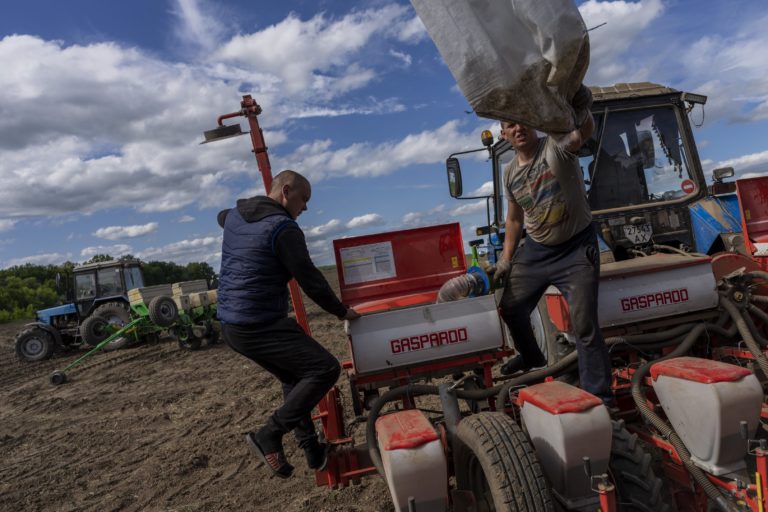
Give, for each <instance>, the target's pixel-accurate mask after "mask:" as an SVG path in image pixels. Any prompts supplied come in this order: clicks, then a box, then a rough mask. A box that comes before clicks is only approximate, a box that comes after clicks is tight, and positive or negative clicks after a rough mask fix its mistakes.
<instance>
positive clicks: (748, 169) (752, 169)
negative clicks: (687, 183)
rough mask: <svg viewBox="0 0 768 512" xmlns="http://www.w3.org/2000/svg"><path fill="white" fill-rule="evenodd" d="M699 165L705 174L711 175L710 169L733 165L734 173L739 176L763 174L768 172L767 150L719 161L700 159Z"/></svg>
mask: <svg viewBox="0 0 768 512" xmlns="http://www.w3.org/2000/svg"><path fill="white" fill-rule="evenodd" d="M701 165H702V167H703V168H704V172H705V173H706V174H707V176H711V174H712V171H713V170H715V169H718V168H720V167H733V169H734V170H735V171H736V175H737V176H738V177H740V178H750V177H753V176H763V175H764V174H766V173H768V151H760V152H758V153H751V154H748V155H742V156H739V157H736V158H731V159H728V160H722V161H719V162H714V161H712V160H705V161H702V163H701Z"/></svg>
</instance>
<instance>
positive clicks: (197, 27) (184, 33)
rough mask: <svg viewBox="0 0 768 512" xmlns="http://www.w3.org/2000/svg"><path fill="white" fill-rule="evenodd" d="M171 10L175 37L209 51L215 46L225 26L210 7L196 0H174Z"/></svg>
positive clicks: (193, 46)
mask: <svg viewBox="0 0 768 512" xmlns="http://www.w3.org/2000/svg"><path fill="white" fill-rule="evenodd" d="M171 12H172V13H173V14H174V15H175V16H176V17H177V19H178V25H177V26H176V30H175V32H176V35H177V37H178V38H179V39H180V40H181V41H182V42H183V43H185V44H187V45H189V46H191V47H192V48H194V49H199V50H203V51H205V52H210V51H212V50H214V49H215V48H216V46H217V45H218V43H219V41H220V40H221V38H222V36H223V35H224V31H225V28H224V26H223V25H222V23H221V22H220V21H219V20H218V19H217V18H216V16H214V15H213V10H212V9H211V7H209V6H207V5H206V4H204V3H203V2H200V1H198V0H176V1H175V6H174V8H173V9H172V10H171Z"/></svg>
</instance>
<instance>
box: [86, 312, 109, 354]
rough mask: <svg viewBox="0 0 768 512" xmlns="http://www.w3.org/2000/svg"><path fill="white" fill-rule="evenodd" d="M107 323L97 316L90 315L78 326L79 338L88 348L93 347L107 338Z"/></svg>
mask: <svg viewBox="0 0 768 512" xmlns="http://www.w3.org/2000/svg"><path fill="white" fill-rule="evenodd" d="M108 327H109V322H107V320H106V319H105V318H102V317H100V316H98V315H91V316H89V317H88V318H86V319H85V320H83V323H81V324H80V336H81V337H82V338H83V341H84V342H85V343H87V344H88V345H89V346H90V347H95V346H96V345H98V344H99V343H101V342H102V341H104V340H105V339H107V338H108V337H109V329H108Z"/></svg>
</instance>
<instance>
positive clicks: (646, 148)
mask: <svg viewBox="0 0 768 512" xmlns="http://www.w3.org/2000/svg"><path fill="white" fill-rule="evenodd" d="M637 147H638V150H639V151H640V157H641V158H642V159H643V169H650V168H651V167H654V166H655V165H656V152H655V150H654V149H653V135H651V132H649V131H647V130H643V131H640V132H637Z"/></svg>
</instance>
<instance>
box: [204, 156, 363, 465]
mask: <svg viewBox="0 0 768 512" xmlns="http://www.w3.org/2000/svg"><path fill="white" fill-rule="evenodd" d="M311 194H312V190H311V187H310V184H309V181H307V179H306V178H304V176H302V175H301V174H299V173H297V172H294V171H283V172H281V173H280V174H278V175H277V176H275V177H274V180H273V181H272V186H271V188H270V191H269V195H268V196H256V197H251V198H249V199H239V200H238V201H237V206H236V207H235V208H232V209H229V210H224V211H222V212H220V213H219V215H218V221H219V225H220V226H221V227H223V228H224V242H223V244H222V248H221V272H220V278H219V290H218V315H219V320H221V330H222V334H223V336H224V340H225V341H226V343H227V345H229V346H230V347H231V348H232V349H233V350H235V351H236V352H238V353H240V354H242V355H243V356H245V357H247V358H248V359H251V360H252V361H254V362H256V363H257V364H258V365H259V366H261V367H262V368H264V369H265V370H267V371H268V372H270V373H271V374H273V375H274V376H275V377H277V378H278V379H279V380H280V382H281V383H282V385H283V396H284V400H283V405H282V406H281V407H280V408H279V409H277V411H275V412H274V413H273V414H272V416H271V417H270V418H269V420H268V421H267V423H266V425H264V426H263V427H262V428H261V429H260V430H259V431H258V432H255V433H254V432H249V433H248V434H247V435H246V441H247V443H248V445H249V447H250V448H251V450H252V451H253V452H254V453H255V454H256V455H257V456H258V457H259V458H260V459H261V460H262V461H263V462H264V463H265V464H266V465H267V467H268V468H270V469H271V470H272V471H273V472H274V473H275V474H276V475H277V476H279V477H281V478H288V477H289V476H291V474H292V473H293V466H292V465H291V464H289V463H288V461H287V459H286V457H285V453H284V452H283V442H282V439H283V436H284V435H285V434H287V433H288V432H290V431H291V430H293V431H294V433H295V435H296V440H297V442H298V444H299V447H301V448H303V449H304V453H305V455H306V458H307V464H308V466H309V467H310V468H311V469H316V470H322V469H324V468H325V465H326V462H327V456H328V451H327V446H326V445H325V443H320V442H319V441H318V438H317V432H316V431H315V426H314V424H313V423H312V418H311V412H312V409H313V408H314V407H315V406H316V405H317V403H318V402H319V401H320V399H321V398H322V397H323V396H324V395H325V394H326V393H327V392H328V390H329V389H331V387H333V385H334V384H335V383H336V380H337V379H338V377H339V373H340V371H341V367H340V366H339V362H338V361H337V360H336V358H335V357H334V356H332V355H331V354H330V353H329V352H328V351H327V350H326V349H325V348H323V347H322V346H321V345H320V344H319V343H318V342H317V341H315V340H314V339H312V337H310V336H308V335H307V334H306V333H305V332H304V330H303V329H302V328H301V327H300V326H299V324H298V323H297V322H296V320H295V319H294V318H293V317H289V316H288V287H287V285H288V282H289V281H290V280H291V278H295V279H296V281H297V282H298V283H299V285H300V286H301V288H302V289H303V290H304V292H305V293H306V294H307V295H308V296H309V298H311V299H312V300H313V301H315V302H316V303H317V304H318V305H319V306H320V307H322V308H323V309H324V310H326V311H327V312H329V313H331V314H332V315H335V316H337V317H338V318H339V319H342V320H353V319H355V318H358V317H359V316H360V315H359V314H358V313H357V312H356V311H355V310H354V309H352V308H348V307H346V306H345V305H344V304H342V303H341V301H339V299H338V298H337V297H336V294H335V293H334V292H333V290H332V289H331V287H330V286H329V285H328V282H327V281H326V280H325V278H324V277H323V275H322V273H321V272H320V271H319V270H318V269H317V267H315V265H314V263H312V260H311V259H310V257H309V251H308V250H307V244H306V241H305V239H304V233H303V232H302V231H301V228H299V225H298V224H297V223H296V218H297V217H298V216H299V215H301V213H302V212H303V211H304V210H306V209H307V203H308V202H309V198H310V196H311Z"/></svg>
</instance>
